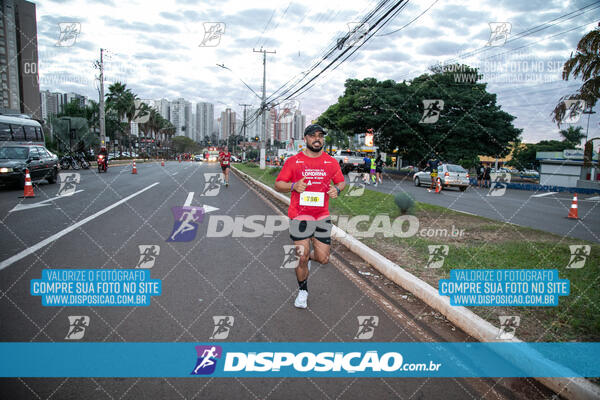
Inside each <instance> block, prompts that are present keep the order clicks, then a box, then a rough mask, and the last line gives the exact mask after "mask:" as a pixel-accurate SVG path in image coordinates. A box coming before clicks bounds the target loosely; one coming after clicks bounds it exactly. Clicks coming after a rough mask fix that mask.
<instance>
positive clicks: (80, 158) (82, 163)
mask: <svg viewBox="0 0 600 400" xmlns="http://www.w3.org/2000/svg"><path fill="white" fill-rule="evenodd" d="M74 158H75V160H76V161H77V164H79V166H80V167H81V168H83V169H89V168H90V163H89V162H88V160H87V159H86V158H85V154H83V153H81V152H80V153H77V154H75V157H74Z"/></svg>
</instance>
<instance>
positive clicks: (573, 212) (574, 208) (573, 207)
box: [567, 193, 579, 219]
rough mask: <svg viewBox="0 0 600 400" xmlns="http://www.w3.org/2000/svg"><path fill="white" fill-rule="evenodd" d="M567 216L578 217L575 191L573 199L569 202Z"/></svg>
mask: <svg viewBox="0 0 600 400" xmlns="http://www.w3.org/2000/svg"><path fill="white" fill-rule="evenodd" d="M567 218H572V219H579V217H578V216H577V193H575V195H574V196H573V201H572V202H571V208H570V209H569V215H568V216H567Z"/></svg>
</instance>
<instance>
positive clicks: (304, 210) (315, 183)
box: [277, 152, 344, 220]
mask: <svg viewBox="0 0 600 400" xmlns="http://www.w3.org/2000/svg"><path fill="white" fill-rule="evenodd" d="M302 177H305V178H306V179H305V180H304V182H306V184H307V186H306V190H305V191H304V192H303V193H298V192H297V191H295V190H292V197H291V201H290V207H289V209H288V216H289V217H290V218H291V219H300V220H319V219H323V218H326V217H328V216H329V195H328V194H327V192H328V191H329V187H330V185H331V181H332V180H333V183H334V184H338V183H340V182H342V181H343V180H344V175H342V170H341V169H340V165H339V164H338V162H337V161H336V160H335V158H333V157H331V156H330V155H329V154H327V153H325V152H323V153H322V154H321V155H320V156H319V157H316V158H312V157H308V156H307V155H305V154H304V152H300V153H298V154H296V155H295V156H292V157H290V158H288V160H287V161H286V162H285V164H284V165H283V168H281V172H279V175H278V176H277V180H278V181H283V182H298V181H299V180H300V179H302Z"/></svg>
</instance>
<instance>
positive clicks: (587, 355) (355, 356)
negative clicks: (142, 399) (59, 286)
mask: <svg viewBox="0 0 600 400" xmlns="http://www.w3.org/2000/svg"><path fill="white" fill-rule="evenodd" d="M0 354H2V357H0V377H209V376H212V377H407V378H408V377H413V378H414V377H598V376H600V363H598V362H597V360H598V359H600V343H597V342H595V343H367V342H361V343H286V342H282V343H257V342H254V343H238V342H236V343H228V342H218V343H0Z"/></svg>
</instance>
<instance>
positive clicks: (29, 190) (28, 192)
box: [23, 169, 35, 198]
mask: <svg viewBox="0 0 600 400" xmlns="http://www.w3.org/2000/svg"><path fill="white" fill-rule="evenodd" d="M23 197H25V198H27V197H35V194H34V193H33V185H32V184H31V176H29V169H26V170H25V186H24V187H23Z"/></svg>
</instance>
